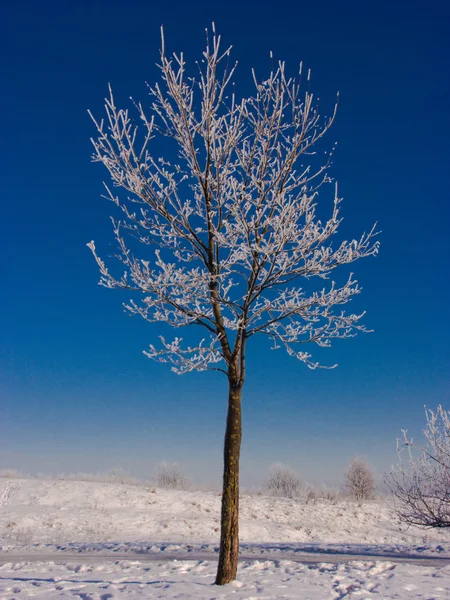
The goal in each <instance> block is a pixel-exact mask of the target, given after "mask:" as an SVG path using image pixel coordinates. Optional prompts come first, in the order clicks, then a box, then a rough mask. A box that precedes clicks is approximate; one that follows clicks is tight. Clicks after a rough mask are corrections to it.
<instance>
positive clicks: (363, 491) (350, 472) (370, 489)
mask: <svg viewBox="0 0 450 600" xmlns="http://www.w3.org/2000/svg"><path fill="white" fill-rule="evenodd" d="M344 487H345V490H346V491H347V492H348V494H350V496H352V497H353V498H354V499H355V500H357V501H358V502H362V501H363V500H370V499H372V498H373V496H374V494H375V490H376V485H375V476H374V474H373V472H372V471H371V469H370V467H369V466H368V465H367V464H366V463H365V462H363V461H362V460H361V459H360V458H354V459H353V460H352V461H351V462H350V463H349V465H348V467H347V469H346V471H345V486H344Z"/></svg>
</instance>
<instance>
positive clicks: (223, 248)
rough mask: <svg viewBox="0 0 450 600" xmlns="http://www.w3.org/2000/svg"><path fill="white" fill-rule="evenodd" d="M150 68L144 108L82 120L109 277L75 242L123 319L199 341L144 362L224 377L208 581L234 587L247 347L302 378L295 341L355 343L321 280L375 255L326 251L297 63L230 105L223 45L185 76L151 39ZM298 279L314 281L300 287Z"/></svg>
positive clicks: (358, 249)
mask: <svg viewBox="0 0 450 600" xmlns="http://www.w3.org/2000/svg"><path fill="white" fill-rule="evenodd" d="M159 66H160V73H161V82H160V83H155V84H154V85H152V86H149V94H150V98H151V101H150V105H149V107H148V108H146V107H145V106H144V105H143V104H141V103H133V105H134V114H135V118H136V120H134V117H132V113H130V112H129V111H128V109H122V108H119V107H118V106H117V105H116V102H115V99H114V97H113V93H112V91H111V89H110V94H109V97H108V98H107V100H106V106H105V108H106V118H105V119H104V120H95V119H94V122H95V125H96V128H97V133H98V136H97V137H96V139H94V140H93V144H94V148H95V153H94V160H96V161H98V162H101V163H103V164H104V166H105V167H106V168H107V170H108V171H109V174H110V177H111V180H112V186H108V185H106V191H107V197H108V198H109V199H110V200H111V201H112V202H113V203H114V204H115V205H116V207H117V208H118V209H119V211H122V213H121V214H122V217H121V218H114V219H113V221H112V223H113V230H114V234H115V239H116V242H117V259H118V261H119V263H121V267H122V273H119V274H115V273H114V272H113V271H111V270H110V268H109V266H107V265H106V263H105V262H104V261H103V259H102V258H101V257H100V256H99V255H98V254H97V250H96V247H95V245H94V242H91V243H90V244H88V245H89V247H90V249H91V250H92V252H93V254H94V256H95V259H96V261H97V263H98V266H99V268H100V272H101V280H100V283H101V285H103V286H105V287H107V288H111V289H117V288H118V289H123V290H129V291H130V292H133V293H134V294H133V297H132V299H131V300H130V301H129V303H128V304H126V308H127V309H128V310H129V311H130V313H132V314H136V315H140V316H141V317H143V318H144V319H145V320H147V321H150V322H159V323H161V322H162V323H166V324H167V325H170V326H171V327H174V328H187V329H188V330H189V333H188V334H187V335H188V337H189V340H192V339H193V337H192V335H193V332H192V330H193V326H195V327H196V328H197V330H198V331H202V332H203V334H202V335H199V337H198V341H197V342H189V343H188V344H184V343H183V339H182V338H181V337H175V338H174V339H171V340H169V339H166V338H165V337H161V340H160V344H159V345H158V346H157V345H151V346H150V347H149V349H148V350H147V351H146V354H147V356H148V357H150V358H152V359H154V360H157V361H160V362H164V363H169V364H171V365H172V369H173V370H174V371H175V372H176V373H180V374H181V373H187V372H189V371H194V370H198V371H203V370H206V369H213V370H216V371H218V372H220V373H223V374H224V375H225V376H226V377H227V379H228V386H229V393H228V415H227V423H226V432H225V443H224V475H223V496H222V513H221V541H220V557H219V566H218V573H217V579H216V583H218V584H223V583H226V582H229V581H231V580H233V579H234V578H235V576H236V569H237V559H238V552H239V539H238V510H239V457H240V447H241V437H242V421H241V398H242V389H243V386H244V382H245V376H246V367H245V364H246V363H245V358H246V352H247V347H248V346H249V342H251V341H253V338H254V337H255V336H256V335H257V334H259V335H260V336H262V337H265V338H266V339H268V340H269V341H271V342H272V344H273V348H279V347H283V348H285V350H286V351H287V352H288V354H289V355H290V356H293V357H295V358H297V359H298V360H300V361H301V362H303V363H304V364H306V365H307V366H308V367H310V368H311V369H315V368H316V367H318V366H319V364H318V362H317V361H316V360H314V359H313V358H312V356H311V354H310V353H309V352H308V351H307V350H306V349H304V347H305V344H309V345H310V346H312V345H317V346H321V347H328V346H330V344H331V342H332V340H335V339H342V338H349V337H353V336H354V335H355V334H356V333H357V332H358V331H365V328H364V325H363V324H362V323H361V317H362V314H352V313H351V312H350V313H349V312H345V311H344V310H343V308H342V307H343V305H345V304H347V303H348V302H349V301H350V300H351V299H352V297H353V296H354V295H355V294H359V292H360V288H359V287H358V285H357V282H356V280H355V279H354V278H353V275H351V274H350V275H349V276H348V278H347V280H346V281H345V282H344V283H343V284H338V283H335V282H334V281H333V280H330V276H331V274H332V272H333V271H334V270H335V269H336V268H337V267H339V266H341V265H349V264H351V263H353V262H355V261H356V260H358V259H359V258H363V257H366V256H370V255H374V254H376V253H377V250H378V244H377V242H376V241H374V235H375V232H374V230H373V229H372V230H370V231H369V233H364V234H363V235H362V236H361V237H360V238H359V239H357V240H351V241H341V242H338V243H337V244H336V243H333V242H332V239H333V238H334V236H335V234H336V232H337V230H338V227H339V224H340V222H341V216H340V204H341V199H340V198H339V196H338V191H337V186H336V185H334V184H332V185H331V186H328V184H330V183H331V179H330V177H329V175H328V171H327V170H328V167H329V164H330V156H331V154H332V153H329V154H323V153H322V156H324V157H325V159H324V161H323V162H322V163H321V162H320V157H319V154H318V153H317V151H316V146H317V145H318V143H319V142H320V141H321V139H322V138H323V136H324V135H325V134H326V132H327V131H328V129H329V128H330V126H331V124H332V122H333V119H334V116H335V112H336V107H335V108H334V110H333V111H332V115H331V117H329V118H327V119H322V118H321V117H320V115H319V112H318V108H317V105H316V103H315V102H314V98H313V95H312V94H311V93H310V92H309V79H310V76H309V73H308V75H307V76H306V77H303V79H306V80H307V85H306V86H305V87H306V88H307V89H306V91H304V90H303V85H302V67H301V65H300V73H299V76H298V77H297V78H291V77H289V76H288V75H287V72H286V68H285V64H284V63H283V62H279V63H278V64H277V66H276V67H274V68H273V69H272V71H271V72H270V73H269V75H268V77H267V78H265V79H262V80H260V79H258V78H257V76H256V74H255V73H253V81H254V93H253V95H251V96H249V97H245V98H240V97H239V96H238V95H237V94H236V93H235V91H234V87H233V85H234V84H233V81H232V80H233V75H234V73H235V69H236V65H235V64H234V65H230V48H228V49H226V50H225V51H223V52H222V51H221V49H220V36H218V35H217V34H216V32H215V29H214V27H213V33H212V37H211V39H210V38H209V36H208V35H207V43H206V49H205V51H204V53H203V57H202V60H201V61H199V62H198V63H197V66H196V67H195V69H194V73H190V74H188V68H187V64H186V62H185V59H184V56H183V54H179V55H176V54H174V55H173V56H171V57H169V56H168V55H167V54H166V51H165V48H164V38H162V50H161V56H160V64H159ZM171 145H172V146H171ZM171 148H172V149H171ZM163 149H164V150H163ZM162 151H164V153H165V156H164V158H162V157H160V152H162ZM327 188H328V189H329V190H330V191H331V194H330V208H329V210H330V212H329V216H328V217H327V218H326V219H325V220H321V218H319V215H318V198H319V193H320V192H322V191H323V190H326V189H327ZM326 208H327V207H326V204H325V205H324V210H325V211H326ZM321 210H322V209H321ZM314 280H318V281H320V282H321V284H320V285H319V286H316V287H315V288H314V287H313V281H314ZM302 282H303V283H302ZM191 334H192V335H191Z"/></svg>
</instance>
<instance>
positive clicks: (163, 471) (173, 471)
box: [154, 461, 188, 490]
mask: <svg viewBox="0 0 450 600" xmlns="http://www.w3.org/2000/svg"><path fill="white" fill-rule="evenodd" d="M154 479H155V482H156V484H157V485H158V486H159V487H162V488H166V489H170V490H182V489H185V488H186V487H187V485H188V481H187V479H186V477H185V476H184V475H183V473H182V472H181V469H180V467H179V466H178V465H177V463H167V462H165V461H162V462H160V463H159V465H158V466H157V468H156V472H155V475H154Z"/></svg>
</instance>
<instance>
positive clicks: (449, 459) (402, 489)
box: [386, 406, 450, 528]
mask: <svg viewBox="0 0 450 600" xmlns="http://www.w3.org/2000/svg"><path fill="white" fill-rule="evenodd" d="M425 417H426V427H425V429H424V435H425V444H424V445H423V446H421V445H417V444H416V443H415V442H414V441H413V440H412V439H411V438H409V437H408V435H407V431H403V440H402V441H401V442H400V443H399V442H398V443H397V452H398V459H399V464H398V466H397V467H396V468H395V469H393V470H392V472H391V473H390V474H389V475H387V476H386V483H387V485H388V487H389V489H390V491H391V492H392V494H393V496H394V498H395V506H394V510H395V512H396V513H397V515H398V517H399V518H400V520H401V521H402V522H403V523H408V524H409V525H423V526H425V527H438V528H441V527H450V411H446V410H444V408H443V407H442V406H438V407H437V410H436V411H433V410H427V409H425Z"/></svg>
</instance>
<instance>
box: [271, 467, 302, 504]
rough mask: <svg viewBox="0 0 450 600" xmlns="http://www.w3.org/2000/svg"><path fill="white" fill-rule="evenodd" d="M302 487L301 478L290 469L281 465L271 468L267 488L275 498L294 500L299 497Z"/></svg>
mask: <svg viewBox="0 0 450 600" xmlns="http://www.w3.org/2000/svg"><path fill="white" fill-rule="evenodd" d="M301 487H302V486H301V482H300V479H299V477H298V476H297V474H296V472H295V471H294V470H293V469H291V468H290V467H286V466H284V465H282V464H279V463H277V464H274V465H272V466H271V467H270V470H269V478H268V480H267V482H266V488H267V490H268V491H269V492H270V493H271V494H273V495H274V496H280V497H284V498H293V497H294V496H297V495H298V493H299V492H300V489H301Z"/></svg>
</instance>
